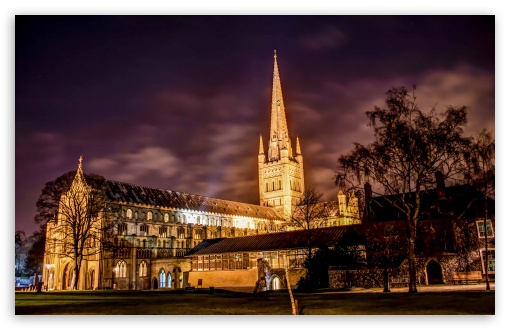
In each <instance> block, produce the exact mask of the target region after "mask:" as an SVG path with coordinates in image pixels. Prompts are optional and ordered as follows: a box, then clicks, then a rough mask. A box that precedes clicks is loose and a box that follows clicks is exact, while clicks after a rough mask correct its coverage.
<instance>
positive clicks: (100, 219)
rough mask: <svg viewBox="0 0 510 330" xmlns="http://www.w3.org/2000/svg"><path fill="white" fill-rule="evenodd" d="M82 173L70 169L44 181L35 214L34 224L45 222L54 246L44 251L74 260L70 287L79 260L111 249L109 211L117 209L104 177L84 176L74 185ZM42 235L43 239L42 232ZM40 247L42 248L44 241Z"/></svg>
mask: <svg viewBox="0 0 510 330" xmlns="http://www.w3.org/2000/svg"><path fill="white" fill-rule="evenodd" d="M77 173H78V174H77ZM81 173H82V172H81V171H80V172H77V171H71V172H68V173H66V174H64V175H62V176H60V177H58V178H57V179H55V180H54V181H50V182H48V183H46V185H45V187H44V189H43V191H42V193H41V195H40V197H39V200H38V201H37V211H38V212H37V215H36V216H35V221H36V222H37V223H43V224H46V225H47V227H46V228H47V230H50V231H51V233H50V235H49V236H51V239H52V240H53V242H52V244H53V245H54V247H53V249H52V250H51V251H47V253H55V254H58V255H59V256H60V257H67V258H69V259H71V260H73V263H74V273H73V282H72V288H73V289H77V288H78V283H79V280H80V278H79V275H80V268H81V264H82V261H83V260H84V259H86V258H89V257H92V256H97V255H100V254H102V253H103V252H104V250H105V249H110V250H111V249H113V248H114V247H113V243H112V241H113V236H114V228H115V222H114V221H113V220H112V214H114V212H115V211H117V209H118V207H117V206H115V205H113V204H111V203H109V201H108V200H107V198H106V195H105V189H106V181H105V179H104V178H103V177H101V176H98V175H94V174H88V175H84V176H83V180H82V181H80V180H78V181H74V182H76V184H74V185H73V180H74V179H75V177H76V175H81ZM82 183H83V184H82ZM49 223H51V226H48V224H49ZM42 237H43V239H42V241H44V237H45V235H42ZM42 247H43V249H42V250H43V251H44V242H43V243H42Z"/></svg>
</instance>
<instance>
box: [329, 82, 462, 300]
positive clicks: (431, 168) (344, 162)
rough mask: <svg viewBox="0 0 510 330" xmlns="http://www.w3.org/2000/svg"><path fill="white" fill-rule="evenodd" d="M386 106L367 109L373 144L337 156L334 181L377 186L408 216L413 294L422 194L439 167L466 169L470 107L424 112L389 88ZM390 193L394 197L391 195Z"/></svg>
mask: <svg viewBox="0 0 510 330" xmlns="http://www.w3.org/2000/svg"><path fill="white" fill-rule="evenodd" d="M386 95H387V97H386V107H385V108H380V107H377V106H376V107H375V108H374V110H373V111H368V112H366V115H367V117H368V119H369V126H370V127H371V128H372V129H373V131H374V138H375V139H374V142H372V143H370V144H368V145H366V146H365V145H361V144H359V143H355V145H354V149H353V150H352V151H351V152H349V153H348V154H347V155H343V156H341V157H340V158H339V159H338V163H339V167H338V170H337V178H336V181H337V183H338V184H339V185H340V186H341V187H349V186H360V185H362V184H364V183H366V182H369V183H372V184H374V193H375V194H379V195H381V196H382V198H383V199H385V201H386V202H387V203H388V204H389V205H390V206H391V207H393V208H395V209H396V210H398V211H399V212H400V213H401V214H403V215H404V216H405V218H406V228H407V241H408V260H409V277H410V278H409V292H417V288H416V260H415V242H416V228H417V223H418V220H419V219H420V215H421V212H422V211H423V210H421V208H420V206H421V198H422V196H423V194H424V193H425V192H426V190H427V189H430V188H432V187H434V185H435V174H436V172H437V171H439V172H441V173H443V174H444V177H445V178H446V179H448V178H454V177H458V176H459V175H460V174H461V173H464V172H465V162H464V161H463V160H464V158H463V153H464V151H465V150H466V147H467V146H468V145H469V140H468V139H466V138H464V137H462V133H463V130H462V127H463V126H464V125H465V124H466V122H467V113H466V107H458V108H455V107H451V106H450V107H448V108H447V110H446V111H445V112H444V113H443V114H441V115H437V114H436V113H435V111H434V109H432V110H431V111H430V112H428V113H425V112H422V111H421V110H420V109H419V108H418V105H417V103H416V97H415V95H414V89H413V93H412V94H410V93H409V92H408V91H407V89H406V88H404V87H401V88H392V89H390V90H389V91H388V92H387V94H386ZM389 195H392V197H391V198H390V197H389Z"/></svg>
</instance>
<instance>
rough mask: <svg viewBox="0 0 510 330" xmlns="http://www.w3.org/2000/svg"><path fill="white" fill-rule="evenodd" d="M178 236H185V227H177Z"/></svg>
mask: <svg viewBox="0 0 510 330" xmlns="http://www.w3.org/2000/svg"><path fill="white" fill-rule="evenodd" d="M177 237H178V238H184V228H182V227H179V228H178V229H177Z"/></svg>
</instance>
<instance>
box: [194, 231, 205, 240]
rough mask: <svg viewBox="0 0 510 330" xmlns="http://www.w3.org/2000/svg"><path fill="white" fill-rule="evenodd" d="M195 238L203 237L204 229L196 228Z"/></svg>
mask: <svg viewBox="0 0 510 330" xmlns="http://www.w3.org/2000/svg"><path fill="white" fill-rule="evenodd" d="M195 239H203V231H202V229H196V230H195Z"/></svg>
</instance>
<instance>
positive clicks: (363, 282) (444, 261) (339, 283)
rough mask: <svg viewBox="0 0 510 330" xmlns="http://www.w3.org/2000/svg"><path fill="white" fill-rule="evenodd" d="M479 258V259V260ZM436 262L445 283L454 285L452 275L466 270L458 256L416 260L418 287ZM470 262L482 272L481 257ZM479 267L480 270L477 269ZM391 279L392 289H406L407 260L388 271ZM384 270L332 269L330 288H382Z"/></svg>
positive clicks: (407, 278) (474, 257) (424, 280)
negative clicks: (433, 262) (430, 264)
mask: <svg viewBox="0 0 510 330" xmlns="http://www.w3.org/2000/svg"><path fill="white" fill-rule="evenodd" d="M477 258H478V259H477ZM431 261H435V262H437V263H439V265H440V266H441V275H442V279H443V283H452V273H453V272H457V271H464V270H465V263H464V262H463V260H461V257H460V256H458V255H456V254H443V255H441V256H437V257H429V258H416V269H417V271H416V281H417V284H418V285H426V284H429V283H428V279H427V265H428V263H429V262H431ZM469 262H470V264H471V266H472V267H475V269H471V270H481V269H482V266H481V262H480V257H479V256H477V255H476V252H475V253H474V254H472V255H470V256H469ZM476 267H478V268H476ZM388 274H389V278H390V287H406V286H408V281H409V264H408V261H407V259H406V260H404V261H403V262H402V263H401V264H400V266H399V267H396V268H390V269H388ZM383 279H384V276H383V269H382V268H365V269H349V270H346V269H336V268H334V267H331V268H330V270H329V286H330V288H344V287H347V286H348V285H349V284H350V285H351V286H353V287H363V288H382V287H383Z"/></svg>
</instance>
